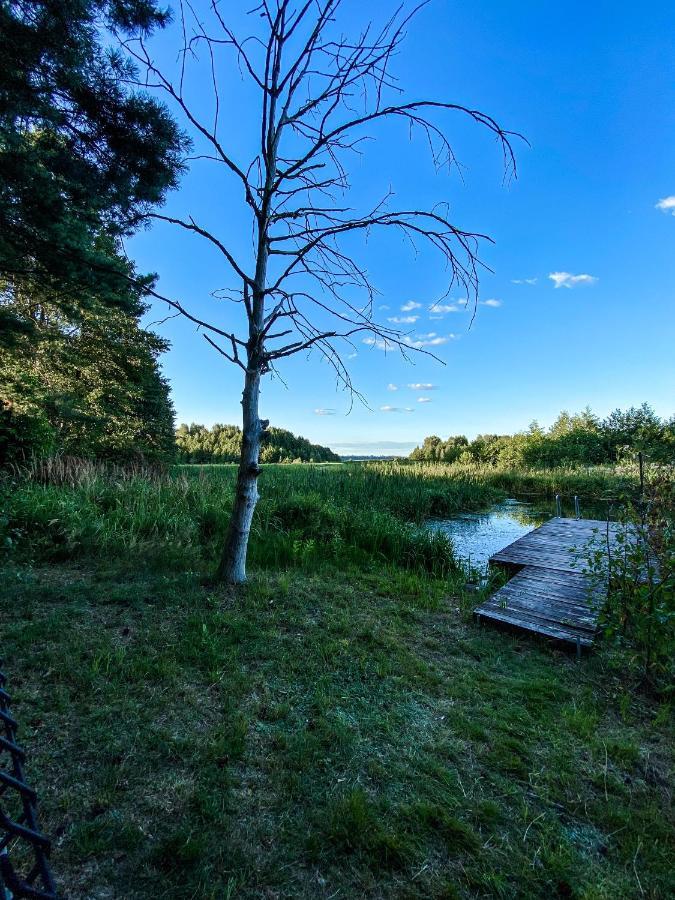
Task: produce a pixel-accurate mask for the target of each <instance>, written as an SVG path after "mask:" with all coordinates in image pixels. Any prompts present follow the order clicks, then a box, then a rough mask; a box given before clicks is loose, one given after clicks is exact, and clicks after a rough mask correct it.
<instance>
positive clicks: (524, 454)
mask: <svg viewBox="0 0 675 900" xmlns="http://www.w3.org/2000/svg"><path fill="white" fill-rule="evenodd" d="M640 450H641V451H643V452H645V453H646V454H647V455H648V456H649V458H650V459H651V460H652V461H653V462H672V461H673V459H674V458H675V417H673V418H671V419H670V420H668V421H665V420H662V419H660V418H659V417H658V416H657V415H656V413H655V412H654V410H653V409H652V408H651V407H650V406H649V405H648V404H647V403H643V404H642V406H640V407H638V408H635V407H631V409H629V410H627V411H626V412H622V411H621V410H620V409H617V410H615V411H614V412H613V413H612V414H611V415H609V416H608V417H607V418H606V419H605V420H604V421H600V420H599V419H598V418H597V417H596V416H594V415H593V413H592V412H591V411H590V409H588V408H587V409H585V410H584V411H583V412H581V413H579V414H578V415H573V416H571V415H570V414H569V413H568V412H565V411H563V412H561V413H560V415H559V416H558V418H557V419H556V421H555V422H554V424H553V425H552V426H551V428H550V429H549V431H548V432H545V431H544V430H543V429H542V428H541V427H540V426H539V424H538V423H537V422H533V423H532V424H531V425H530V427H529V429H528V430H527V431H525V432H520V433H519V434H514V435H497V434H479V435H478V437H477V438H476V439H475V440H473V441H471V442H469V441H468V440H467V439H466V438H465V437H464V436H463V435H459V436H455V437H449V438H448V439H447V440H446V441H443V440H441V438H439V437H438V436H436V435H432V436H431V437H427V438H425V439H424V443H423V444H422V446H421V447H417V448H416V449H415V450H413V452H412V453H411V454H410V458H411V459H415V460H434V461H439V462H450V463H452V462H462V463H481V464H488V465H500V466H515V467H518V466H520V467H522V466H531V467H534V468H537V467H553V466H563V465H585V466H592V465H598V464H603V463H615V462H617V461H621V460H623V459H625V458H626V457H631V456H634V455H635V454H636V453H637V452H638V451H640Z"/></svg>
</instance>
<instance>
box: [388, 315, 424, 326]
mask: <svg viewBox="0 0 675 900" xmlns="http://www.w3.org/2000/svg"><path fill="white" fill-rule="evenodd" d="M418 319H419V316H389V318H388V319H387V322H393V323H394V325H414V324H415V322H416V321H417V320H418Z"/></svg>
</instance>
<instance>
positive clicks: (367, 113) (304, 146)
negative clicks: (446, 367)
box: [123, 0, 515, 584]
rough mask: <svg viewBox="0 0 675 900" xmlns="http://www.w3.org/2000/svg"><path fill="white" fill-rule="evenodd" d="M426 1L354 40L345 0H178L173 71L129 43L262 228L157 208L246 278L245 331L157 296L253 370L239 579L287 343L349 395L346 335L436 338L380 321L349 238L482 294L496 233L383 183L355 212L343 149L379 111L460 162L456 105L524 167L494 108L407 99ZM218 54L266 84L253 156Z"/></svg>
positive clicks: (225, 575)
mask: <svg viewBox="0 0 675 900" xmlns="http://www.w3.org/2000/svg"><path fill="white" fill-rule="evenodd" d="M425 5H426V2H424V3H421V4H420V5H418V6H416V7H414V8H412V9H406V8H405V7H404V6H400V7H399V8H398V9H396V11H395V12H394V13H393V15H392V16H391V17H390V18H389V19H388V21H386V22H385V23H384V24H383V25H382V26H381V27H379V28H376V27H375V26H374V25H373V24H369V25H368V26H367V27H364V29H363V30H362V31H361V33H360V34H359V35H358V36H357V37H355V38H353V39H350V38H347V37H344V36H342V35H341V33H340V32H338V30H337V28H338V25H337V16H338V13H339V11H340V8H341V7H342V6H343V3H342V0H262V2H261V3H260V5H259V6H257V7H256V8H255V9H254V10H252V12H251V16H252V25H253V32H252V33H251V34H250V35H249V36H248V37H246V38H245V39H242V38H240V37H238V36H237V35H236V34H235V32H234V30H233V29H232V28H231V27H230V25H229V24H228V22H227V20H226V17H225V15H224V13H223V11H222V9H221V6H222V4H221V3H220V2H218V0H208V2H207V0H205V2H203V3H197V0H195V5H193V3H192V2H191V0H181V2H180V7H179V11H180V17H179V19H180V21H179V25H180V27H181V29H182V36H183V47H182V52H181V54H180V62H179V64H178V68H177V71H176V72H175V73H174V75H173V77H169V75H168V74H167V73H166V72H165V71H164V70H163V69H162V67H161V66H160V65H159V64H158V63H157V62H156V61H155V59H154V58H153V55H152V53H151V49H150V47H149V46H148V45H147V43H146V41H145V40H144V38H143V36H137V37H136V38H134V39H133V40H125V41H124V42H123V44H124V48H125V49H126V51H127V53H129V54H130V55H131V57H132V58H133V59H134V60H135V62H136V64H137V66H138V70H137V73H136V75H135V76H130V77H132V79H133V80H134V81H135V83H142V84H144V85H145V86H146V87H148V88H152V89H156V90H158V91H160V92H163V93H164V94H165V95H168V97H169V98H170V101H171V102H172V103H173V105H174V106H175V108H176V109H177V110H178V111H179V112H180V114H181V115H182V117H183V118H184V120H185V122H186V125H187V127H188V128H189V130H191V132H192V133H193V134H194V135H195V137H196V139H197V140H198V141H199V142H201V143H202V144H204V145H205V146H206V150H205V152H204V153H202V154H200V158H202V159H204V158H207V159H209V160H211V161H212V162H213V163H214V164H215V165H219V166H222V167H224V169H225V170H226V171H227V172H228V173H230V174H231V176H232V177H233V178H234V179H236V180H237V181H238V182H239V183H240V185H241V192H242V202H243V203H244V204H245V208H247V209H248V214H249V215H250V219H251V221H252V226H253V246H252V253H251V258H250V260H248V261H246V262H244V261H242V260H240V259H237V258H236V257H235V254H234V252H233V251H232V250H231V249H230V247H229V246H228V244H227V243H226V242H225V241H224V240H223V239H221V238H220V237H219V236H218V235H217V234H215V233H214V232H213V231H212V230H209V229H207V228H205V227H202V226H201V225H199V224H198V223H197V222H196V221H195V220H194V218H192V217H187V218H176V217H173V216H168V215H161V214H156V215H155V216H154V218H156V219H158V220H161V221H164V222H167V223H171V224H172V225H175V226H176V227H178V228H181V229H184V230H185V231H186V232H190V233H192V234H194V235H199V236H200V237H202V238H203V239H204V240H206V241H208V242H210V244H211V245H212V246H213V247H214V248H215V249H216V250H217V251H218V252H219V253H220V254H221V256H222V257H223V258H224V260H225V261H226V263H227V265H228V267H229V268H230V270H231V272H232V273H233V275H234V276H235V278H236V281H237V286H236V287H235V288H234V289H233V291H232V292H222V293H220V294H219V295H218V296H219V297H221V298H222V297H227V298H229V299H232V300H233V301H234V302H238V303H241V304H243V308H244V310H245V316H246V323H247V330H246V332H245V333H243V334H239V335H238V334H236V333H235V331H234V330H232V329H231V328H229V327H227V326H226V325H220V324H217V322H214V321H209V322H207V321H204V320H202V319H199V318H197V317H195V316H194V315H192V314H190V312H189V311H188V310H187V309H186V308H185V305H184V304H183V303H182V302H180V301H177V300H171V299H169V298H166V297H162V298H161V299H164V300H166V301H167V302H168V303H169V305H170V306H172V307H173V308H174V309H175V310H176V311H177V312H179V313H181V314H183V315H186V316H187V317H188V318H190V319H191V320H192V321H193V322H195V323H197V324H198V325H199V326H200V328H202V329H203V335H204V338H205V340H206V341H207V342H208V343H209V344H210V345H211V346H212V347H213V348H214V349H215V350H217V351H218V352H219V353H220V354H221V355H222V356H223V357H224V358H225V359H226V360H228V361H229V362H230V363H232V364H233V365H235V366H238V367H239V368H240V369H241V371H242V376H243V380H244V389H243V395H242V407H243V423H242V424H243V428H242V448H241V461H240V464H239V470H238V476H237V487H236V497H235V501H234V506H233V510H232V516H231V520H230V524H229V528H228V532H227V536H226V539H225V545H224V548H223V552H222V558H221V562H220V566H219V569H218V575H219V577H221V578H222V579H224V580H226V581H227V582H230V583H233V584H238V583H241V582H243V581H244V580H245V578H246V551H247V545H248V538H249V533H250V529H251V522H252V518H253V512H254V509H255V506H256V502H257V500H258V490H257V479H258V476H259V474H260V465H259V460H260V447H261V439H262V436H263V432H264V431H265V429H266V427H267V425H268V424H269V423H268V422H266V421H263V420H261V419H260V414H259V395H260V385H261V379H262V378H263V376H265V375H266V374H267V373H269V372H271V371H274V369H275V367H276V366H277V364H278V363H279V362H280V361H281V360H283V359H285V358H286V357H288V356H291V355H293V354H297V353H302V352H305V351H318V352H319V353H320V354H322V355H323V357H324V358H325V359H326V360H327V361H328V362H329V363H330V365H331V366H332V367H333V369H334V371H335V375H336V377H337V379H338V380H339V381H340V382H341V383H342V385H343V386H344V387H345V388H346V389H347V390H348V391H349V392H350V394H351V395H352V396H353V395H354V394H355V393H357V392H356V389H355V387H354V385H353V384H352V381H351V379H350V375H349V372H348V370H347V367H346V365H345V363H344V361H343V358H342V356H341V353H340V349H341V348H342V347H344V346H345V342H347V345H348V344H349V343H351V342H353V340H354V339H355V338H356V337H357V336H360V337H361V339H365V341H366V342H369V343H371V344H375V345H377V346H378V347H380V348H383V349H391V350H398V351H400V352H401V353H403V354H404V355H407V354H409V353H411V352H428V351H427V350H425V349H424V346H423V345H422V343H423V342H420V341H416V340H415V339H414V338H413V337H410V336H409V335H407V334H405V333H403V332H401V331H400V330H398V329H396V328H389V327H387V326H385V325H382V324H379V323H378V322H377V321H376V318H375V315H374V307H373V298H374V296H375V294H376V290H375V287H374V285H373V283H372V281H371V278H370V276H369V274H368V272H367V270H366V268H365V266H364V265H363V263H362V262H360V261H358V260H357V258H355V256H354V255H353V253H352V252H351V251H350V250H349V249H347V248H346V246H345V244H346V243H349V241H347V240H345V239H347V238H348V236H352V235H355V234H359V233H360V234H362V235H368V234H369V233H370V232H372V231H374V230H384V229H390V230H395V231H398V232H399V233H401V234H402V235H403V236H404V237H405V238H406V239H408V240H409V242H410V244H411V245H412V247H413V248H415V247H416V246H417V245H418V244H422V243H424V244H427V245H430V246H431V247H432V248H433V249H434V250H435V251H437V253H438V255H439V256H440V261H441V263H442V264H443V265H444V266H445V267H446V269H447V290H448V291H450V290H451V288H452V287H453V285H459V286H462V287H463V288H464V289H465V290H466V291H467V292H468V293H469V294H470V295H471V296H472V297H473V298H474V303H475V298H476V297H477V290H478V269H479V265H480V263H479V255H478V248H479V244H480V242H481V240H483V239H487V237H486V236H485V235H482V234H479V233H475V232H471V231H465V230H463V229H462V228H459V227H458V226H457V225H454V224H453V223H452V222H451V221H450V220H449V218H448V216H449V213H448V208H447V205H439V206H437V207H435V208H432V209H415V208H410V209H391V208H390V204H391V201H392V198H391V195H389V194H388V195H387V196H385V197H384V198H383V199H382V200H381V201H380V202H379V203H377V204H376V205H375V206H374V207H372V208H370V209H366V210H361V211H359V210H358V209H355V208H353V207H351V206H350V205H349V203H348V199H347V198H348V194H349V189H350V183H349V177H348V168H347V162H348V160H349V158H350V155H351V154H354V153H357V152H360V151H361V146H362V144H363V143H364V141H366V140H368V139H370V138H372V134H371V131H370V130H369V126H375V124H376V123H378V122H380V121H391V120H396V121H400V122H401V123H402V124H403V125H405V126H408V129H409V130H411V131H413V130H415V131H420V132H421V133H422V135H423V136H424V138H425V139H426V143H427V145H428V148H429V151H430V153H431V155H432V158H433V161H434V163H435V165H436V166H437V167H442V166H448V167H453V166H456V165H457V160H456V158H455V154H454V152H453V147H452V145H451V143H450V140H449V138H448V136H447V132H446V130H445V128H444V127H443V126H442V124H441V122H440V120H442V119H443V118H444V117H446V115H447V114H448V113H459V114H461V115H463V116H464V117H468V118H469V119H472V120H473V121H474V122H476V123H477V124H479V125H481V126H483V127H485V128H487V130H488V131H489V132H490V133H491V134H492V135H493V136H494V137H495V138H496V140H497V142H498V144H499V147H500V150H501V152H502V154H503V158H504V165H505V172H506V173H507V175H508V176H510V175H511V174H513V173H514V172H515V159H514V155H513V151H512V146H511V143H510V138H511V137H512V134H511V133H510V132H507V131H504V130H503V129H502V128H501V127H500V126H499V125H498V124H497V122H496V121H495V120H494V119H493V118H491V117H490V116H488V115H486V114H485V113H483V112H480V111H479V110H476V109H470V108H468V107H466V106H461V105H458V104H456V103H450V102H447V101H443V100H428V99H422V100H410V101H407V102H403V98H402V96H401V91H400V88H399V87H398V86H397V84H396V82H395V80H394V78H393V76H392V74H391V62H392V58H393V57H394V55H395V54H396V52H397V51H398V49H399V47H400V44H401V42H402V40H403V38H404V36H405V31H406V27H407V26H408V25H409V23H410V21H411V19H412V18H413V16H415V14H416V13H418V12H419V10H420V9H421V8H422V7H423V6H425ZM222 53H233V54H234V58H235V59H236V61H237V62H238V65H239V69H240V71H241V72H242V74H243V76H244V77H245V78H246V79H248V80H249V82H250V83H251V85H252V87H253V88H254V89H255V91H256V93H257V96H258V98H259V103H260V117H259V128H260V134H259V139H256V143H257V144H258V142H259V148H258V151H257V153H256V154H255V157H254V159H253V160H252V161H251V162H250V163H249V164H244V163H242V162H240V161H238V160H236V159H235V158H234V156H233V155H232V153H231V152H230V150H229V149H228V147H227V146H226V145H225V143H224V139H223V138H222V136H221V135H222V130H223V129H222V128H221V119H222V116H221V108H220V107H221V101H220V93H221V92H219V83H218V77H217V72H218V71H219V70H220V66H221V54H222ZM196 59H201V60H202V61H203V60H206V62H207V64H208V66H209V69H210V72H211V80H212V85H211V87H212V90H213V98H214V114H213V119H212V121H209V122H206V121H204V120H203V118H200V117H199V116H198V115H197V113H196V112H195V109H194V104H191V103H190V100H189V98H188V92H187V90H186V77H187V68H188V65H189V63H190V61H191V60H196ZM229 125H230V127H231V126H232V121H231V120H230V121H229ZM152 293H154V292H152ZM154 296H156V297H160V296H161V295H159V294H157V293H155V294H154ZM327 321H330V322H331V324H330V325H328V326H327V325H326V322H327Z"/></svg>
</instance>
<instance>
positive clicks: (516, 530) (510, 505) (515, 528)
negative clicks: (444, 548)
mask: <svg viewBox="0 0 675 900" xmlns="http://www.w3.org/2000/svg"><path fill="white" fill-rule="evenodd" d="M562 513H563V515H564V516H574V509H573V508H572V509H571V510H570V509H568V508H566V507H563V510H562ZM555 514H556V511H555V501H553V500H551V501H550V502H547V501H543V502H537V503H532V502H529V501H527V500H517V499H511V500H504V501H503V502H502V503H497V504H495V505H494V506H493V507H492V508H491V509H489V510H487V511H486V512H481V513H462V514H460V515H457V516H453V517H452V518H451V519H430V520H429V521H428V522H427V526H428V527H429V528H433V529H435V530H438V531H444V532H445V533H446V534H447V535H448V536H449V537H450V538H452V543H453V544H454V547H455V552H456V554H457V556H458V557H459V558H460V559H461V560H462V561H463V562H465V563H467V564H468V565H469V566H471V568H473V569H477V570H478V571H479V572H481V573H482V572H484V571H485V570H486V569H487V563H488V560H489V558H490V557H491V556H492V555H493V554H495V553H496V552H497V551H498V550H501V549H502V548H503V547H506V546H507V545H508V544H511V543H512V542H513V541H515V540H517V539H518V538H519V537H522V536H523V535H524V534H527V533H528V531H532V530H533V529H534V528H537V527H538V526H539V525H542V524H543V523H544V522H546V521H548V519H550V518H551V516H554V515H555ZM606 515H607V510H606V509H601V508H599V507H594V506H589V505H588V504H584V503H583V502H582V505H581V516H582V518H584V519H596V518H597V519H603V518H605V516H606Z"/></svg>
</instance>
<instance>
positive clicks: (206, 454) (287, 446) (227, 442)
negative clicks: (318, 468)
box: [176, 422, 340, 463]
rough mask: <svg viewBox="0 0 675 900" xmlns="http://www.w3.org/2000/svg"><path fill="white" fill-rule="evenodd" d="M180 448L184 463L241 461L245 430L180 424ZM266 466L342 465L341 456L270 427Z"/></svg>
mask: <svg viewBox="0 0 675 900" xmlns="http://www.w3.org/2000/svg"><path fill="white" fill-rule="evenodd" d="M176 445H177V447H178V452H179V458H180V461H181V462H186V463H228V462H239V455H240V452H241V428H239V427H237V426H236V425H214V426H213V428H206V426H204V425H195V424H194V422H193V423H192V425H180V426H179V428H178V430H177V431H176ZM260 459H261V461H262V462H263V463H278V462H339V461H340V457H339V456H337V455H336V454H335V453H333V451H332V450H329V448H328V447H321V446H319V445H318V444H312V443H310V442H309V441H308V440H307V439H306V438H303V437H297V436H296V435H294V434H292V433H291V432H290V431H286V430H285V429H284V428H269V429H267V431H266V432H265V433H264V435H263V446H262V450H261V453H260Z"/></svg>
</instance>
